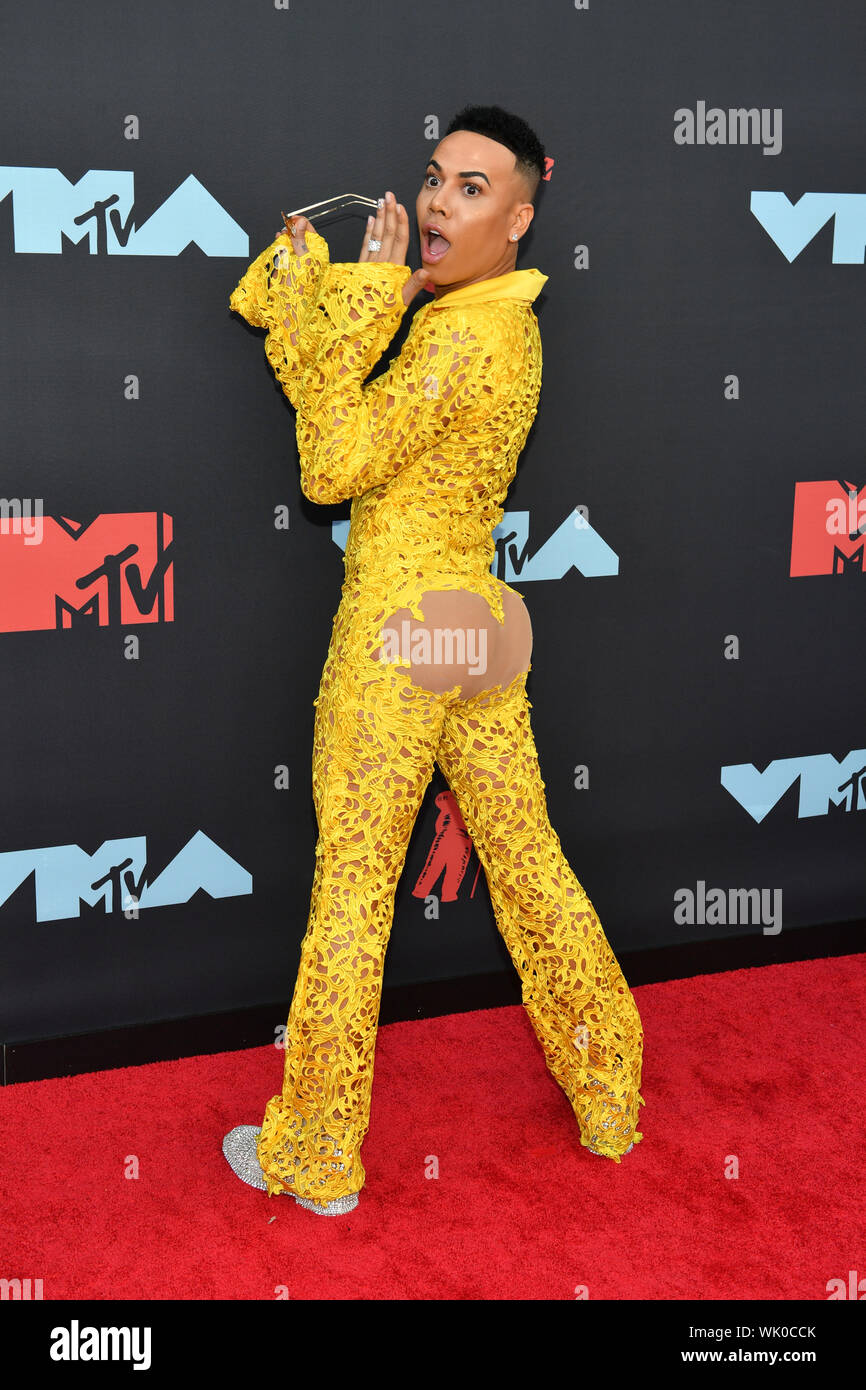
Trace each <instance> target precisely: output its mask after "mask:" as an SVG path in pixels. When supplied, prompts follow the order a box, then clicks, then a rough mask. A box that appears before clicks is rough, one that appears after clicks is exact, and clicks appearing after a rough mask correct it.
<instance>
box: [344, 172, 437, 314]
mask: <svg viewBox="0 0 866 1390" xmlns="http://www.w3.org/2000/svg"><path fill="white" fill-rule="evenodd" d="M371 238H374V239H375V240H376V241H381V243H382V245H381V247H380V248H379V250H378V251H371V250H370V249H369V247H368V245H367V243H368V242H369V241H370V239H371ZM408 249H409V218H408V216H407V214H406V209H405V208H404V206H403V204H402V203H398V202H396V201H395V199H394V194H393V193H390V192H389V193H386V194H385V197H384V199H383V200H382V206H381V207H380V208H379V210H378V212H377V213H376V215H375V217H373V216H372V215H371V216H370V217H368V218H367V226H366V229H365V231H364V240H363V242H362V243H361V254H360V256H359V257H358V261H359V263H361V262H365V261H391V262H392V264H394V265H405V264H406V252H407V250H408ZM429 279H430V273H429V271H428V270H426V269H425V268H424V266H421V267H420V268H419V269H418V270H416V271H415V273H414V274H413V275H410V277H409V279H408V280H407V281H406V283H405V285H404V286H403V303H404V304H405V305H406V306H407V307H408V306H409V305H410V304H411V303H412V300H413V299H414V298H415V296H416V294H417V293H418V291H419V290H421V289H423V288H424V286H425V285H426V283H427V281H428V280H429Z"/></svg>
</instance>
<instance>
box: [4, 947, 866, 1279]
mask: <svg viewBox="0 0 866 1390" xmlns="http://www.w3.org/2000/svg"><path fill="white" fill-rule="evenodd" d="M864 960H866V957H864V956H862V955H857V956H845V957H837V958H835V959H830V960H812V961H804V962H799V963H795V964H786V965H773V966H767V967H765V968H764V969H761V970H737V971H732V972H729V973H727V974H724V975H709V976H701V977H698V978H696V979H690V980H681V981H674V982H669V983H665V984H658V985H646V986H643V987H640V988H636V989H635V990H634V994H635V998H636V1000H637V1003H638V1007H639V1009H640V1011H641V1016H642V1020H643V1025H644V1031H645V1035H646V1036H645V1049H646V1050H645V1062H644V1077H643V1087H642V1091H643V1095H644V1098H645V1100H646V1105H645V1106H644V1107H642V1109H641V1115H640V1126H639V1127H640V1129H641V1132H642V1133H643V1135H644V1138H643V1142H642V1143H640V1144H638V1145H636V1146H635V1148H634V1149H633V1150H632V1152H631V1153H630V1154H628V1155H627V1156H626V1157H625V1158H624V1159H623V1161H622V1163H621V1164H616V1163H613V1162H611V1161H610V1160H609V1159H606V1158H601V1157H596V1156H595V1155H593V1154H590V1153H588V1152H587V1151H586V1150H585V1149H583V1148H581V1147H580V1144H579V1142H578V1138H577V1126H576V1121H575V1119H574V1117H573V1114H572V1111H571V1109H570V1107H569V1105H568V1102H567V1101H566V1099H565V1096H564V1095H563V1093H562V1092H561V1091H560V1090H559V1088H558V1087H557V1085H556V1083H555V1082H554V1081H553V1079H552V1078H551V1077H550V1075H549V1073H548V1072H547V1069H546V1067H545V1065H544V1059H543V1056H542V1053H541V1049H540V1047H539V1045H538V1043H537V1041H536V1038H535V1035H534V1033H533V1032H532V1029H531V1027H530V1025H529V1021H528V1019H527V1018H526V1015H525V1014H524V1012H523V1009H522V1008H521V1007H520V1006H516V1007H512V1008H504V1009H493V1010H483V1011H481V1012H477V1013H472V1014H454V1015H450V1016H449V1017H447V1018H434V1019H429V1020H424V1021H422V1022H413V1023H397V1024H391V1025H389V1026H387V1027H383V1028H381V1029H380V1032H379V1041H378V1047H377V1053H376V1074H375V1081H374V1087H373V1108H372V1118H371V1125H370V1131H369V1133H368V1135H367V1138H366V1141H365V1144H364V1149H363V1157H364V1163H365V1166H366V1170H367V1183H366V1186H365V1187H364V1189H363V1190H362V1192H361V1194H360V1201H359V1205H358V1207H357V1208H356V1209H355V1211H354V1212H352V1213H351V1214H350V1215H348V1216H340V1217H324V1216H317V1215H314V1214H313V1213H312V1212H307V1211H305V1210H303V1209H302V1208H301V1207H298V1206H297V1205H296V1204H295V1202H294V1201H292V1200H291V1199H290V1198H283V1197H273V1198H271V1199H270V1200H269V1199H268V1198H267V1196H266V1195H265V1194H264V1193H263V1192H259V1191H256V1190H254V1189H253V1188H249V1187H246V1186H245V1185H244V1184H243V1183H241V1182H240V1181H239V1180H238V1179H237V1178H236V1177H235V1176H234V1174H233V1173H232V1171H231V1169H230V1168H229V1167H228V1165H227V1163H226V1162H225V1159H224V1158H223V1155H222V1152H221V1148H220V1145H221V1142H222V1138H223V1135H224V1134H225V1132H226V1131H227V1130H229V1129H231V1128H232V1127H233V1126H234V1125H236V1124H258V1123H259V1122H260V1120H261V1112H262V1111H263V1108H264V1105H265V1102H266V1101H267V1100H268V1098H269V1097H270V1096H271V1095H272V1094H273V1093H275V1092H276V1091H277V1090H278V1089H279V1086H280V1081H281V1076H282V1056H283V1054H282V1052H278V1051H276V1050H275V1049H274V1048H273V1047H261V1048H255V1049H252V1050H250V1051H247V1052H234V1053H230V1052H229V1053H221V1054H219V1055H218V1056H208V1057H193V1058H188V1059H185V1060H183V1061H177V1062H162V1063H157V1064H154V1065H151V1066H145V1067H133V1068H125V1069H122V1070H117V1071H108V1072H99V1073H91V1074H88V1075H84V1076H74V1077H68V1078H63V1079H58V1080H50V1081H40V1082H32V1083H29V1084H22V1085H16V1086H9V1087H6V1088H5V1089H4V1090H3V1091H2V1093H0V1097H2V1098H0V1105H2V1109H3V1125H2V1140H0V1164H2V1174H3V1221H2V1231H0V1274H2V1275H3V1276H5V1277H7V1278H12V1277H16V1278H31V1279H42V1280H43V1296H44V1298H45V1300H49V1299H86V1298H96V1299H150V1298H157V1299H184V1300H190V1299H266V1300H273V1299H274V1298H276V1297H278V1296H279V1289H280V1286H285V1288H286V1289H287V1294H288V1297H289V1298H291V1299H367V1300H372V1299H396V1298H410V1299H574V1298H575V1297H577V1296H578V1293H577V1292H576V1291H578V1290H579V1288H580V1287H581V1286H585V1287H586V1289H587V1295H588V1297H589V1298H591V1299H593V1300H602V1299H665V1300H668V1299H693V1298H699V1299H717V1298H718V1299H725V1298H735V1299H748V1298H756V1299H815V1300H825V1299H826V1298H827V1296H828V1294H827V1281H828V1280H830V1279H834V1278H839V1279H843V1280H845V1281H847V1279H848V1272H849V1270H852V1269H853V1270H858V1272H859V1277H861V1278H862V1277H863V1276H864V1275H866V1268H864V1249H866V1244H864V1228H866V1217H864V1212H866V1190H864V1189H866V1181H864V1172H866V1142H864V1132H863V1096H864V1094H866V972H864V968H863V966H864ZM132 1155H134V1156H135V1157H137V1159H138V1164H139V1177H138V1178H136V1179H129V1178H126V1177H124V1168H125V1165H127V1164H129V1162H130V1156H132ZM431 1155H433V1156H435V1157H436V1159H438V1168H439V1176H438V1178H435V1179H431V1178H428V1177H425V1168H426V1167H428V1166H429V1165H430V1161H431V1160H430V1156H431ZM732 1155H733V1156H734V1157H735V1158H736V1159H737V1160H738V1163H739V1176H738V1177H734V1178H732V1177H726V1166H728V1167H730V1164H731V1157H730V1156H732Z"/></svg>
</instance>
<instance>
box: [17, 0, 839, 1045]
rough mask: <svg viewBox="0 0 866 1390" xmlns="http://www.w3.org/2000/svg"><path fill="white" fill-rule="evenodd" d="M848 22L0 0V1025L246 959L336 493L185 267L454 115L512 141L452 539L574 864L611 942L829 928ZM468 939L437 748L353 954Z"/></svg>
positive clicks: (230, 970) (244, 238)
mask: <svg viewBox="0 0 866 1390" xmlns="http://www.w3.org/2000/svg"><path fill="white" fill-rule="evenodd" d="M864 52H866V16H864V10H863V6H862V3H861V0H838V3H836V4H834V5H833V6H831V7H820V6H816V5H813V4H811V3H807V0H793V3H792V0H769V2H768V0H763V2H762V3H759V4H753V5H736V6H730V5H719V4H711V3H708V2H707V3H695V0H665V3H664V4H658V5H654V4H648V3H647V0H619V3H613V0H585V3H576V2H575V0H560V2H559V3H552V0H543V3H536V4H534V5H530V6H517V5H511V6H508V5H506V6H503V5H501V4H494V3H493V0H473V3H468V4H467V3H463V4H460V5H456V4H454V5H448V4H446V5H445V6H444V8H443V7H442V6H440V7H439V8H438V9H436V8H434V9H430V8H429V7H423V6H422V7H420V8H418V7H409V8H408V9H407V7H406V6H405V5H403V4H402V3H400V0H382V3H380V4H378V5H377V6H375V7H374V9H372V10H371V9H370V8H369V7H364V6H361V7H359V6H357V5H354V4H349V3H348V0H339V2H338V3H327V2H326V3H312V0H285V3H273V0H257V2H256V3H252V4H251V3H249V0H243V3H242V0H210V3H209V4H207V5H205V6H203V5H201V4H196V3H189V0H187V2H186V3H178V0H144V3H141V4H136V5H133V6H123V5H117V4H115V3H109V2H108V0H101V3H96V2H94V3H90V4H88V5H87V6H84V7H81V6H70V5H68V4H65V3H59V0H47V3H44V4H41V5H39V6H38V7H37V8H36V9H34V8H33V7H32V6H26V5H24V4H18V5H17V6H14V5H7V7H6V9H5V13H4V19H3V43H2V58H0V64H2V83H0V103H2V127H0V142H2V143H0V266H2V282H3V313H2V316H0V353H2V364H0V365H2V440H3V472H2V484H0V490H2V494H3V495H2V498H0V693H2V710H3V720H4V724H3V728H4V759H3V818H2V831H0V940H2V946H0V953H2V961H3V969H2V981H0V1011H2V1018H3V1037H4V1040H7V1041H23V1040H27V1039H31V1038H37V1037H44V1036H60V1035H63V1034H66V1033H73V1032H82V1031H89V1030H92V1029H98V1028H109V1027H112V1026H116V1025H121V1024H133V1023H137V1022H140V1021H143V1020H148V1019H171V1018H181V1017H187V1016H194V1015H199V1014H203V1013H211V1012H218V1011H221V1010H228V1009H233V1008H239V1007H243V1006H247V1005H253V1004H256V1003H260V1002H262V1001H269V1000H273V999H279V998H283V997H287V996H288V995H289V994H290V993H291V989H292V987H293V984H294V978H295V974H296V971H297V965H298V958H299V957H298V952H299V945H300V941H301V937H302V936H303V933H304V930H305V928H306V922H307V912H308V908H309V895H310V889H311V885H312V877H313V866H314V846H315V838H316V824H315V815H314V811H313V804H312V796H311V783H310V772H311V740H312V729H313V717H314V706H313V701H314V699H315V696H316V693H317V686H318V679H319V675H320V673H321V668H322V664H323V661H324V658H325V654H326V650H327V645H328V641H329V638H330V633H331V620H332V617H333V614H334V612H335V610H336V607H337V603H338V600H339V595H340V585H341V582H342V555H343V547H344V545H345V541H346V534H347V526H348V521H347V518H348V505H346V506H343V507H326V508H317V507H315V506H314V505H313V504H311V503H310V502H308V501H307V499H306V498H304V497H303V495H302V494H301V491H300V486H299V470H298V461H297V452H296V444H295V433H294V419H295V417H294V413H293V411H292V408H291V406H290V405H289V403H288V401H287V400H286V399H285V397H284V396H283V394H282V392H281V390H280V388H279V386H278V384H277V383H276V381H275V380H274V378H273V375H272V373H271V371H270V369H269V367H268V365H267V362H266V360H265V356H264V352H263V335H262V333H260V332H258V331H256V330H253V329H251V328H249V327H248V325H246V324H245V323H244V322H243V321H242V320H241V319H240V318H239V317H238V316H237V315H236V314H233V313H232V312H231V311H230V309H229V306H228V300H229V295H230V293H231V291H232V290H233V288H234V287H235V285H236V284H237V282H238V280H239V278H240V277H241V275H242V274H243V272H244V270H245V269H246V267H247V265H248V264H249V263H250V261H251V260H252V259H254V257H255V256H256V255H257V254H258V253H259V251H261V250H262V249H263V248H264V247H265V246H266V245H268V244H269V242H270V241H271V240H272V239H273V237H274V236H275V235H276V232H277V230H278V228H279V226H280V210H281V209H292V208H299V207H302V206H305V205H308V204H311V203H314V202H317V201H318V200H320V199H322V198H326V197H328V196H330V195H332V194H337V193H342V192H353V193H360V194H363V195H365V196H367V197H377V196H379V195H381V194H383V193H384V192H385V190H386V189H393V190H394V192H395V193H396V195H397V197H398V198H399V199H400V200H401V201H403V202H404V203H405V204H406V205H407V206H408V207H409V208H410V210H414V203H415V198H416V195H417V192H418V190H419V188H420V186H421V181H422V178H423V173H424V168H425V166H426V163H427V161H428V159H429V157H430V155H431V153H432V151H433V149H434V147H435V144H436V143H437V142H438V141H439V139H440V138H442V137H443V136H444V134H445V130H446V127H447V124H448V121H449V120H450V119H451V117H452V116H453V115H454V114H455V112H456V111H457V110H459V109H460V108H461V107H463V106H464V105H466V104H469V103H474V102H478V103H496V104H499V105H501V106H504V107H505V108H506V109H507V110H510V111H514V112H516V113H517V114H518V115H520V116H522V117H523V118H524V119H525V120H527V121H528V122H529V123H530V125H532V126H533V128H534V129H535V130H536V131H537V133H538V135H539V136H540V138H541V140H542V142H543V144H544V146H545V149H546V152H547V156H548V158H547V172H546V177H545V179H544V181H543V183H542V186H541V190H540V194H539V198H538V203H537V211H536V216H535V220H534V221H533V223H532V226H531V230H530V232H529V234H528V235H527V236H526V237H525V238H524V240H523V243H522V245H521V250H520V258H519V261H518V265H519V266H525V267H530V266H535V267H537V268H538V269H539V270H541V271H543V272H544V274H545V275H547V276H548V277H549V278H548V282H547V284H546V285H545V287H544V290H543V292H542V294H541V295H540V297H539V298H538V299H537V300H536V301H535V305H534V308H535V311H536V313H537V315H538V319H539V323H540V327H541V334H542V342H543V348H544V381H543V386H542V393H541V400H540V405H539V413H538V417H537V419H536V421H535V424H534V425H533V428H532V430H531V433H530V436H529V440H528V443H527V446H526V449H525V451H524V454H523V457H522V460H521V463H520V466H519V471H518V475H517V478H516V480H515V483H514V485H513V488H512V490H511V492H510V494H509V497H508V499H507V503H506V510H505V515H504V517H503V520H502V522H501V524H500V525H499V527H498V528H497V532H496V541H497V545H496V559H495V565H494V570H495V573H497V574H498V575H500V576H501V577H502V578H503V579H505V580H507V581H508V582H509V583H510V584H513V585H514V586H515V587H516V588H517V589H518V590H519V591H520V592H521V593H522V594H523V595H524V598H525V600H526V603H527V606H528V608H529V610H530V614H531V617H532V623H533V630H534V643H535V645H534V650H533V669H532V672H531V674H530V678H529V695H530V699H531V701H532V712H533V721H534V730H535V735H536V741H537V744H538V748H539V756H540V760H541V766H542V774H543V776H544V779H545V782H546V787H547V796H548V804H549V809H550V815H551V819H552V822H553V824H554V827H555V828H556V830H557V832H558V834H559V836H560V839H561V840H562V843H563V846H564V848H565V851H566V853H567V855H568V857H569V860H570V862H571V864H572V866H573V868H574V870H575V873H576V874H577V876H578V878H579V879H580V880H581V882H582V883H583V885H584V887H585V888H586V890H587V892H588V893H589V894H590V897H591V898H592V900H593V903H594V905H595V907H596V908H597V910H598V912H599V915H600V917H601V920H602V923H603V925H604V927H605V930H606V931H607V934H608V936H609V938H610V940H611V943H612V945H613V946H614V949H615V950H616V951H617V952H625V951H628V950H630V949H634V948H638V947H651V946H656V945H659V946H661V945H666V946H669V945H671V944H673V943H677V942H683V943H684V942H690V941H704V940H709V939H711V938H716V939H717V938H722V937H731V938H733V937H736V936H742V935H743V934H744V933H753V934H755V935H756V936H758V937H761V938H763V939H764V940H765V941H766V942H767V949H768V957H769V952H770V949H771V945H772V938H773V937H774V936H776V935H778V933H779V932H782V931H795V930H797V928H799V927H803V926H806V925H814V924H817V923H830V922H837V921H847V920H853V919H855V918H857V917H859V916H862V913H863V901H864V886H866V878H864V865H866V854H864V852H863V850H864V827H866V815H864V812H866V780H864V779H866V724H864V671H866V661H864V643H863V640H862V638H863V602H864V546H866V489H864V478H866V453H864V442H863V441H864V416H866V386H864V356H863V323H864V280H866V277H864V244H866V165H864V160H863V131H864V128H866V82H864V67H863V54H864ZM362 232H363V225H362V221H361V219H360V218H351V217H349V218H346V219H345V220H344V221H342V222H337V223H334V224H333V225H331V226H328V227H327V228H325V229H324V235H325V236H326V239H327V241H328V243H329V247H330V252H331V258H332V260H353V261H354V260H357V259H358V254H359V247H360V243H361V236H362ZM413 232H414V234H413V238H412V242H411V244H410V256H409V259H410V263H411V265H412V266H413V267H416V266H418V265H419V264H420V251H419V246H418V239H417V232H416V231H415V230H414V227H413ZM424 300H425V295H424V294H423V293H422V294H421V295H419V296H418V298H417V300H416V301H415V302H414V303H413V305H412V306H411V308H410V310H409V312H408V313H407V315H406V319H405V321H404V323H403V325H401V329H400V332H399V333H398V335H397V337H396V338H395V339H394V342H393V344H392V347H391V349H389V350H388V352H386V354H385V356H384V357H383V359H382V362H381V364H380V366H379V367H378V368H376V369H375V370H376V371H377V372H378V371H379V370H382V369H384V367H385V366H387V363H388V361H389V360H390V358H391V357H393V355H394V354H395V353H396V352H397V351H398V350H399V348H400V346H401V345H402V342H403V341H404V339H405V334H406V332H407V331H408V326H409V322H410V321H411V317H412V314H413V313H414V312H415V311H417V309H418V308H419V307H420V305H421V304H422V303H423V302H424ZM500 968H502V969H510V968H511V965H510V959H509V957H508V954H507V951H506V950H505V947H504V944H503V943H502V942H501V940H500V938H499V936H498V934H497V932H496V928H495V923H494V920H493V916H492V912H491V909H490V905H489V899H488V897H487V892H486V887H485V880H484V874H483V872H479V864H478V859H477V855H476V854H475V852H474V850H473V847H472V844H471V841H470V839H469V837H468V835H467V832H466V828H465V826H464V825H463V822H462V820H461V817H460V813H459V810H458V809H457V807H456V805H455V803H454V800H453V797H452V796H451V793H450V792H449V790H448V787H447V784H446V783H445V781H444V779H443V778H442V777H441V775H440V774H439V772H438V770H437V772H436V774H435V777H434V780H433V782H432V783H431V785H430V788H429V789H428V795H427V799H426V801H425V804H424V807H423V810H422V812H421V814H420V816H419V819H418V821H417V823H416V826H415V831H414V834H413V838H412V842H411V845H410V849H409V854H408V857H407V861H406V867H405V871H404V874H403V878H402V881H401V883H400V886H399V889H398V893H397V900H396V908H395V920H394V929H393V932H392V936H391V941H390V945H389V951H388V959H387V969H386V977H385V983H386V986H388V985H395V984H405V983H411V982H421V981H431V980H440V979H446V978H449V977H457V976H472V975H478V974H482V973H485V972H489V971H495V970H497V969H500Z"/></svg>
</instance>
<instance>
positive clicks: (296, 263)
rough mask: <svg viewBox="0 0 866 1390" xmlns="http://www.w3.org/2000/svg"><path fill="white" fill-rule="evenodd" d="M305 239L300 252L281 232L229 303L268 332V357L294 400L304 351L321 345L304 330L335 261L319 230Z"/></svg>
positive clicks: (242, 281) (240, 284)
mask: <svg viewBox="0 0 866 1390" xmlns="http://www.w3.org/2000/svg"><path fill="white" fill-rule="evenodd" d="M305 241H306V244H307V252H306V254H305V255H302V256H299V255H298V254H297V252H296V251H295V248H294V246H293V245H292V241H291V238H290V237H289V236H288V233H286V232H283V233H281V234H280V236H278V237H277V239H276V240H275V241H272V242H271V244H270V246H267V247H266V248H265V250H264V251H263V252H262V253H261V255H260V256H257V257H256V259H255V260H254V261H253V263H252V265H251V266H250V267H249V269H248V270H247V271H246V272H245V273H244V275H243V276H242V278H241V280H240V281H239V283H238V285H237V288H236V289H234V290H233V291H232V294H231V296H230V298H229V307H230V308H231V309H233V310H234V311H235V312H236V313H238V314H240V315H241V317H242V318H245V319H246V321H247V323H249V324H251V325H252V326H253V328H264V329H266V330H267V334H266V337H265V355H266V357H267V359H268V361H269V362H270V364H271V366H272V367H273V370H274V374H275V375H276V377H277V379H278V380H279V382H280V385H281V386H282V388H283V390H284V391H285V392H286V394H287V395H288V396H289V397H290V399H291V384H292V381H293V379H294V376H295V374H296V373H297V371H298V369H299V367H300V365H301V363H302V361H303V360H304V354H305V353H309V352H310V351H313V352H315V350H316V348H317V346H318V344H317V341H316V338H315V334H313V335H312V336H311V335H309V334H305V333H304V332H303V330H304V328H305V326H306V324H307V322H308V320H309V319H310V318H311V317H312V314H313V311H314V309H315V307H316V301H317V297H318V293H319V286H320V285H321V282H322V277H323V275H324V273H325V269H326V267H327V266H328V264H329V261H330V256H329V252H328V243H327V242H326V241H325V239H324V237H322V236H320V235H319V233H318V232H317V231H315V230H314V229H313V228H307V231H306V235H305ZM293 404H294V401H293Z"/></svg>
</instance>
